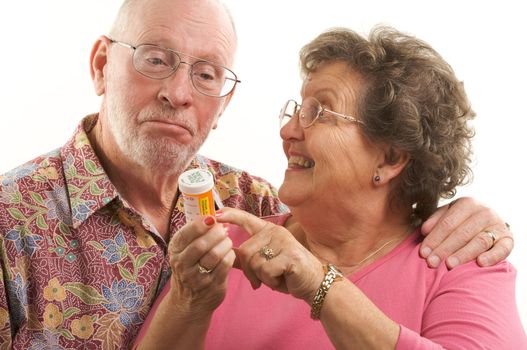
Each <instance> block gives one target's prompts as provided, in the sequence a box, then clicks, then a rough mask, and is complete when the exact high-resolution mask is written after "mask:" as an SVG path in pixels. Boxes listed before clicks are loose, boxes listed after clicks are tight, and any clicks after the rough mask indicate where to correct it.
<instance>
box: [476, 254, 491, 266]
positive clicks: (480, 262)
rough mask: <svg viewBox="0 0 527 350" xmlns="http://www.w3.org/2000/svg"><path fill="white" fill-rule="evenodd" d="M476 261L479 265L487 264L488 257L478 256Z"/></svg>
mask: <svg viewBox="0 0 527 350" xmlns="http://www.w3.org/2000/svg"><path fill="white" fill-rule="evenodd" d="M478 262H479V265H480V266H489V263H490V261H489V258H487V257H486V256H480V257H479V258H478Z"/></svg>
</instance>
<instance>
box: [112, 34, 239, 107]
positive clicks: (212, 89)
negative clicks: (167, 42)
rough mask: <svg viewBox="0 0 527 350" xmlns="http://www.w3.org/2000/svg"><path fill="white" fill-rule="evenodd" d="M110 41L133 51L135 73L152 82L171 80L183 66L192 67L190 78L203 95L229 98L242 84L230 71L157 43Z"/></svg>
mask: <svg viewBox="0 0 527 350" xmlns="http://www.w3.org/2000/svg"><path fill="white" fill-rule="evenodd" d="M109 39H110V38H109ZM110 41H111V42H112V43H115V44H119V45H121V46H124V47H127V48H129V49H132V50H133V54H132V63H133V66H134V68H135V70H136V71H137V72H138V73H140V74H142V75H144V76H146V77H149V78H152V79H158V80H161V79H166V78H168V77H169V76H171V75H172V74H174V72H175V71H176V70H177V69H178V68H179V66H180V65H181V64H182V63H183V64H186V65H188V66H189V67H190V69H189V77H190V81H191V82H192V86H194V88H195V89H196V90H197V91H198V92H200V93H202V94H203V95H207V96H213V97H223V96H227V95H228V94H230V93H231V92H232V90H234V87H235V86H236V84H237V83H240V80H238V78H237V77H236V74H234V72H233V71H231V70H230V69H229V68H227V67H224V66H222V65H219V64H216V63H213V62H209V61H207V60H204V59H201V58H198V57H193V56H190V55H187V54H184V53H181V52H177V51H174V50H172V49H167V48H165V47H162V46H159V45H154V44H140V45H137V46H134V45H131V44H127V43H125V42H122V41H118V40H114V39H110ZM181 56H186V57H189V58H191V59H192V60H194V62H193V63H189V62H185V61H183V60H182V59H181Z"/></svg>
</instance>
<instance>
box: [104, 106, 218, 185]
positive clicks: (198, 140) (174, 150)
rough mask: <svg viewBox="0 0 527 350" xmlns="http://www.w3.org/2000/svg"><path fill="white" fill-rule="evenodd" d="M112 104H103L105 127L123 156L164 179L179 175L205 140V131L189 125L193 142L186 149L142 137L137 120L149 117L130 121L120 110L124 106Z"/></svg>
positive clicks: (168, 142)
mask: <svg viewBox="0 0 527 350" xmlns="http://www.w3.org/2000/svg"><path fill="white" fill-rule="evenodd" d="M114 100H115V99H114V98H108V99H107V100H106V102H107V112H108V114H107V117H108V127H109V128H110V131H111V134H112V135H113V137H114V138H115V142H116V144H117V146H118V147H119V150H120V151H121V152H122V153H123V155H124V156H125V157H126V158H127V159H128V160H129V161H132V162H134V163H136V164H138V165H139V166H141V167H143V168H149V169H152V170H156V171H163V172H165V174H166V175H170V174H175V173H181V172H182V171H184V170H185V168H186V167H187V165H188V163H189V162H190V160H191V159H192V158H193V157H194V156H195V154H196V153H197V151H198V150H199V148H200V147H201V145H202V144H203V142H205V139H206V138H207V135H208V132H209V130H208V128H207V130H205V132H203V130H196V129H197V127H196V126H192V125H188V126H189V127H190V129H191V130H193V131H194V139H193V140H192V143H191V144H187V145H182V144H178V143H174V142H170V141H168V140H165V139H163V138H159V139H155V138H152V137H147V136H146V135H144V134H143V135H141V134H140V133H139V127H138V125H136V123H137V121H138V120H143V119H144V120H148V116H145V115H140V116H138V120H130V118H134V117H130V116H129V115H128V114H127V113H126V112H125V111H124V110H123V109H122V108H121V107H120V106H123V105H126V104H119V103H114ZM162 113H163V112H162ZM166 113H171V114H174V111H173V110H170V111H166ZM157 115H163V114H157ZM187 124H188V123H187Z"/></svg>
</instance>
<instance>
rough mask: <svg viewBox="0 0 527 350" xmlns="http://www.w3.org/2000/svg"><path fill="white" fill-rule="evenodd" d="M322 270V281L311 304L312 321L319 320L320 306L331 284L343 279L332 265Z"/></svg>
mask: <svg viewBox="0 0 527 350" xmlns="http://www.w3.org/2000/svg"><path fill="white" fill-rule="evenodd" d="M322 268H323V269H324V279H323V280H322V283H320V287H318V289H317V292H316V293H315V296H314V298H313V302H312V303H311V318H312V319H314V320H318V319H319V318H320V311H321V310H322V305H323V304H324V300H325V299H326V295H327V294H328V291H329V288H330V287H331V285H332V284H333V282H338V281H340V280H342V278H343V275H342V272H341V271H340V270H339V269H338V268H337V267H336V266H335V265H333V264H326V265H324V266H323V267H322Z"/></svg>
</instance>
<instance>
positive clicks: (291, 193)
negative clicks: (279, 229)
mask: <svg viewBox="0 0 527 350" xmlns="http://www.w3.org/2000/svg"><path fill="white" fill-rule="evenodd" d="M306 197H307V193H306V188H302V187H301V186H298V185H296V184H292V183H290V182H289V181H287V180H286V181H284V183H283V184H282V185H281V186H280V188H279V189H278V198H280V201H282V203H284V204H285V205H287V206H291V207H296V206H299V205H301V204H302V202H304V201H305V200H306Z"/></svg>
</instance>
